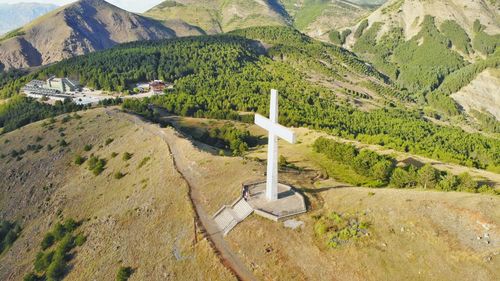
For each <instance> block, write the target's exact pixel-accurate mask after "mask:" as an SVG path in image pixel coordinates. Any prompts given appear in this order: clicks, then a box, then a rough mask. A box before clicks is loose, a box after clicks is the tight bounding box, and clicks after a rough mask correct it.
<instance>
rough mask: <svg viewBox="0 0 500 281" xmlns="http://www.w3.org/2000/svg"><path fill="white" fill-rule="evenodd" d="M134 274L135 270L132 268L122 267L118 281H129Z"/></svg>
mask: <svg viewBox="0 0 500 281" xmlns="http://www.w3.org/2000/svg"><path fill="white" fill-rule="evenodd" d="M132 273H133V269H132V268H131V267H130V266H127V267H124V266H122V267H120V269H118V273H117V274H116V281H127V280H128V279H129V278H130V276H131V275H132Z"/></svg>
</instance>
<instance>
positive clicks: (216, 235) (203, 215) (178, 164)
mask: <svg viewBox="0 0 500 281" xmlns="http://www.w3.org/2000/svg"><path fill="white" fill-rule="evenodd" d="M106 114H108V115H110V116H115V117H118V118H123V119H126V120H128V121H130V122H133V123H135V124H136V125H137V126H140V127H142V128H144V129H145V130H146V131H148V132H150V133H152V134H154V135H156V136H159V137H160V138H161V139H162V140H163V141H164V142H165V143H166V144H167V146H168V147H169V150H170V153H171V154H172V159H173V161H174V167H175V168H176V170H177V171H178V172H179V174H181V175H182V177H183V178H184V179H185V180H186V182H187V183H188V185H189V189H190V198H191V201H192V203H193V206H194V208H195V211H196V214H197V216H198V219H199V222H200V223H201V225H202V226H203V228H204V230H205V233H206V235H207V238H208V239H209V241H210V242H211V244H212V245H213V247H214V248H215V250H216V251H217V252H218V254H219V255H220V256H221V258H222V262H223V264H224V265H225V266H226V267H228V268H229V269H230V270H231V271H232V272H233V273H234V274H235V275H236V277H237V278H238V279H239V280H243V281H257V278H256V277H255V276H254V275H253V274H252V272H251V271H250V270H248V268H247V267H246V266H245V264H244V263H243V262H242V261H241V260H240V259H239V258H238V257H237V255H236V254H235V253H234V252H233V251H232V250H231V248H230V247H229V245H228V244H227V243H226V241H225V240H224V237H223V236H222V233H221V232H220V231H219V229H218V228H217V226H216V225H215V222H214V220H213V219H212V216H210V215H209V214H207V212H206V211H205V209H204V208H203V205H202V203H201V201H202V200H201V198H202V196H201V193H200V188H199V187H198V186H196V184H195V183H196V180H195V175H194V173H193V170H192V169H191V167H190V165H189V162H188V159H189V155H187V154H186V153H189V152H188V151H183V150H182V149H179V147H178V146H176V145H175V142H176V141H177V140H178V138H179V137H178V136H176V135H175V134H174V133H173V132H172V133H171V132H168V131H166V130H164V129H161V128H160V127H159V126H157V125H155V124H151V123H148V122H146V121H144V120H142V119H141V118H140V117H137V116H135V115H132V114H127V113H123V112H120V111H118V110H114V109H106Z"/></svg>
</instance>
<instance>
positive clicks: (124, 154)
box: [122, 152, 133, 161]
mask: <svg viewBox="0 0 500 281" xmlns="http://www.w3.org/2000/svg"><path fill="white" fill-rule="evenodd" d="M132 155H133V154H132V153H129V152H124V153H123V157H122V159H123V161H128V160H130V159H131V158H132Z"/></svg>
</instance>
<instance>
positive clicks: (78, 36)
mask: <svg viewBox="0 0 500 281" xmlns="http://www.w3.org/2000/svg"><path fill="white" fill-rule="evenodd" d="M174 36H175V32H174V31H173V30H171V29H169V28H168V27H166V26H164V25H162V24H160V23H158V22H156V21H154V20H151V19H148V18H146V17H143V16H140V15H136V14H133V13H130V12H127V11H125V10H123V9H120V8H118V7H116V6H114V5H112V4H109V3H107V2H106V1H103V0H80V1H78V2H75V3H73V4H69V5H66V6H64V7H61V8H59V9H57V10H55V11H52V12H50V13H48V14H46V15H44V16H42V17H40V18H37V19H35V20H34V21H32V22H31V23H29V24H27V25H25V26H24V27H22V28H20V29H18V30H16V33H14V34H12V36H11V37H4V38H2V39H0V63H1V64H3V65H4V67H5V68H6V69H10V68H27V67H35V66H39V65H45V64H50V63H53V62H57V61H60V60H62V59H66V58H70V57H73V56H75V55H82V54H86V53H89V52H93V51H96V50H102V49H107V48H110V47H112V46H115V45H117V44H119V43H125V42H130V41H138V40H157V39H163V38H171V37H174ZM20 46H22V47H23V48H19V47H20Z"/></svg>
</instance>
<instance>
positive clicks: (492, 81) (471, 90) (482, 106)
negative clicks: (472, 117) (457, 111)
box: [452, 69, 500, 121]
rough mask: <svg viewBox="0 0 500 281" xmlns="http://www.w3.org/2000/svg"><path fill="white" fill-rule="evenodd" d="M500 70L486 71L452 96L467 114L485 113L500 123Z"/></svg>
mask: <svg viewBox="0 0 500 281" xmlns="http://www.w3.org/2000/svg"><path fill="white" fill-rule="evenodd" d="M498 89H500V70H498V69H496V70H493V69H488V70H485V71H483V72H482V73H481V74H479V75H478V76H477V77H476V79H474V80H473V81H472V82H471V83H470V84H469V85H467V86H465V87H463V88H462V89H461V90H460V91H458V92H457V93H455V94H453V95H452V98H453V99H454V100H455V101H456V102H457V103H459V104H460V105H461V106H462V108H464V109H465V110H466V111H467V112H471V110H477V111H486V112H489V113H490V114H492V115H493V116H495V118H496V119H497V120H498V121H500V94H499V93H498Z"/></svg>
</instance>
